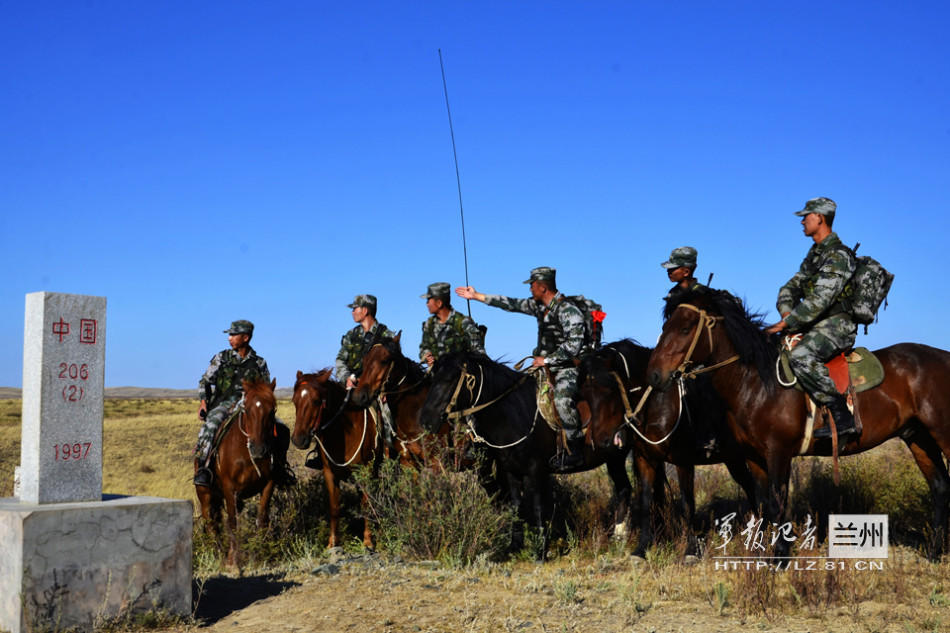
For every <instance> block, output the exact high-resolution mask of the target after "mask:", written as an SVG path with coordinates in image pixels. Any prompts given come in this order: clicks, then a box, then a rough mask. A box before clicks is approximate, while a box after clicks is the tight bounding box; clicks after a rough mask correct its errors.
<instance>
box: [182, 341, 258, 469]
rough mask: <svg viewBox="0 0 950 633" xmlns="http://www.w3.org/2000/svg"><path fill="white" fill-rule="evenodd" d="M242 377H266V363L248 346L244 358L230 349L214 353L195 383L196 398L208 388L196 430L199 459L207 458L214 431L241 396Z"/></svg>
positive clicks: (200, 396)
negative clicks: (202, 418) (204, 413)
mask: <svg viewBox="0 0 950 633" xmlns="http://www.w3.org/2000/svg"><path fill="white" fill-rule="evenodd" d="M242 380H248V381H253V380H270V371H269V370H268V369H267V362H266V361H265V360H264V359H263V358H261V357H260V356H258V355H257V352H255V351H254V349H253V348H252V347H250V346H248V349H247V356H245V357H244V358H241V355H240V354H238V353H237V352H236V351H234V350H233V349H226V350H222V351H220V352H218V353H217V354H215V355H214V358H212V359H211V364H210V365H209V366H208V370H207V371H206V372H205V373H204V376H202V377H201V380H200V381H199V382H198V398H199V399H200V400H205V399H206V398H207V393H208V388H209V387H210V388H211V389H212V394H211V398H210V399H208V400H207V404H208V416H207V417H206V418H205V421H204V424H203V425H202V426H201V430H200V431H199V432H198V446H197V447H196V448H195V452H196V454H197V456H198V457H199V459H201V460H205V459H207V458H208V452H209V451H210V450H211V442H212V441H213V440H214V434H215V433H216V432H217V430H218V427H219V426H221V423H222V422H224V420H226V419H227V417H228V415H229V414H230V413H231V411H232V409H233V408H234V406H235V405H236V404H237V403H238V402H239V401H240V400H241V397H242V396H243V395H244V389H243V387H242V386H241V381H242Z"/></svg>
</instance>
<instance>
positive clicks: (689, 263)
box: [660, 246, 697, 270]
mask: <svg viewBox="0 0 950 633" xmlns="http://www.w3.org/2000/svg"><path fill="white" fill-rule="evenodd" d="M696 254H697V253H696V249H695V248H693V247H692V246H680V247H679V248H674V249H673V251H672V252H671V253H670V259H669V261H665V262H663V263H662V264H660V266H662V267H663V268H665V269H667V270H673V269H674V268H680V267H682V266H686V267H687V268H696Z"/></svg>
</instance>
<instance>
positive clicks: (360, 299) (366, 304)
mask: <svg viewBox="0 0 950 633" xmlns="http://www.w3.org/2000/svg"><path fill="white" fill-rule="evenodd" d="M346 307H347V308H370V309H372V310H375V309H376V297H375V296H373V295H356V297H355V298H354V299H353V303H351V304H349V305H347V306H346Z"/></svg>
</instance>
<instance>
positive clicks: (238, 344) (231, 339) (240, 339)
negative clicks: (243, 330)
mask: <svg viewBox="0 0 950 633" xmlns="http://www.w3.org/2000/svg"><path fill="white" fill-rule="evenodd" d="M250 340H251V338H250V337H249V336H248V335H247V334H228V344H229V345H230V346H231V349H241V348H242V347H244V346H245V345H247V342H248V341H250Z"/></svg>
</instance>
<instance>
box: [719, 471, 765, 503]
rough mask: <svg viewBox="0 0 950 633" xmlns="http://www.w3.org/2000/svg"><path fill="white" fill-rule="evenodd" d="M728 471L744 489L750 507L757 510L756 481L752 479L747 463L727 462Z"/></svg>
mask: <svg viewBox="0 0 950 633" xmlns="http://www.w3.org/2000/svg"><path fill="white" fill-rule="evenodd" d="M725 464H726V470H728V471H729V474H730V475H732V478H733V479H734V480H735V481H736V483H737V484H739V485H740V486H741V487H742V491H743V492H745V496H746V499H748V500H749V506H750V507H751V508H752V509H753V510H756V508H758V506H757V505H756V493H755V486H756V484H755V480H754V479H753V478H752V474H751V473H750V472H749V469H748V467H747V466H746V463H745V462H744V461H743V460H741V459H737V460H729V461H727V462H725Z"/></svg>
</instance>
